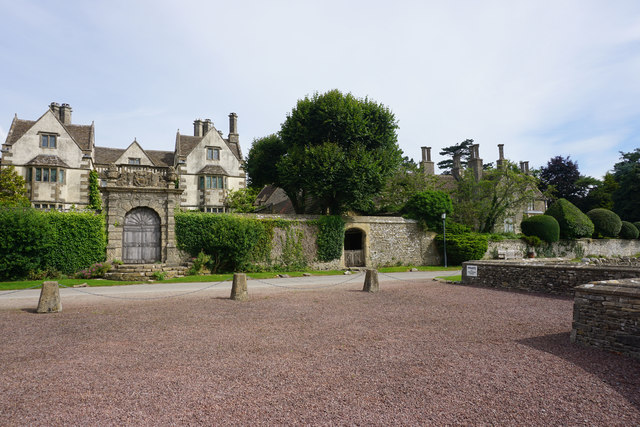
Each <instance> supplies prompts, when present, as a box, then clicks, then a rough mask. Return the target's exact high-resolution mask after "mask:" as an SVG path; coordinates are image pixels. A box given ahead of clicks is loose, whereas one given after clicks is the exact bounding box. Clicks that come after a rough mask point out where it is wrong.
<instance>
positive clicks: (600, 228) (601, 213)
mask: <svg viewBox="0 0 640 427" xmlns="http://www.w3.org/2000/svg"><path fill="white" fill-rule="evenodd" d="M587 215H588V216H589V219H591V221H592V222H593V226H594V227H595V229H594V231H593V237H595V238H601V237H618V233H620V229H621V228H622V221H621V220H620V217H619V216H618V215H617V214H616V213H615V212H613V211H610V210H609V209H604V208H596V209H591V210H590V211H589V212H587Z"/></svg>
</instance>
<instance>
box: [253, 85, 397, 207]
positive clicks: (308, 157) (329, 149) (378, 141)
mask: <svg viewBox="0 0 640 427" xmlns="http://www.w3.org/2000/svg"><path fill="white" fill-rule="evenodd" d="M397 128H398V125H397V123H396V120H395V117H394V115H393V113H392V112H391V111H390V110H389V109H388V108H387V107H385V106H383V105H382V104H378V103H376V102H373V101H371V100H369V99H367V98H365V99H358V98H355V97H354V96H353V95H351V94H346V95H345V94H342V93H341V92H340V91H338V90H332V91H329V92H327V93H324V94H322V95H320V94H318V93H316V94H314V95H313V96H312V97H305V98H304V99H301V100H299V101H298V103H297V105H296V107H295V108H294V109H293V110H292V111H291V113H290V114H288V115H287V118H286V120H285V122H284V123H283V124H282V127H281V129H280V133H279V138H280V140H281V142H282V146H281V148H283V151H282V154H281V155H280V156H279V159H278V160H277V162H275V164H276V169H277V173H276V174H275V178H276V179H275V180H274V183H275V184H276V185H278V186H279V187H281V188H282V189H283V190H284V191H285V192H286V193H287V196H289V198H290V199H291V202H292V203H293V206H294V208H295V210H296V212H298V213H303V212H305V202H306V200H307V198H308V197H310V198H312V199H313V200H314V201H315V202H316V203H317V204H319V206H320V208H321V209H322V211H323V212H324V213H326V212H328V213H330V214H340V213H342V212H344V211H345V210H350V209H351V210H357V211H369V210H371V209H372V207H373V198H374V196H375V195H376V194H378V193H379V192H380V190H382V188H383V186H384V184H385V182H386V180H387V178H388V177H389V176H391V175H392V174H393V173H394V172H395V171H396V169H397V168H398V166H399V165H400V163H401V161H402V154H401V150H400V148H399V147H398V143H397V134H396V129H397ZM273 145H274V146H277V144H276V143H275V142H274V143H273ZM276 151H277V150H276ZM265 157H266V156H265ZM264 163H265V160H264V159H263V160H259V159H258V160H256V162H255V163H254V164H253V165H252V166H251V169H250V170H249V174H250V176H251V174H252V172H251V170H253V168H254V166H255V168H257V169H259V168H261V167H263V166H264V167H266V166H267V165H265V164H264ZM269 163H270V164H273V163H274V162H273V159H270V161H269ZM254 173H255V172H254ZM252 184H253V178H252Z"/></svg>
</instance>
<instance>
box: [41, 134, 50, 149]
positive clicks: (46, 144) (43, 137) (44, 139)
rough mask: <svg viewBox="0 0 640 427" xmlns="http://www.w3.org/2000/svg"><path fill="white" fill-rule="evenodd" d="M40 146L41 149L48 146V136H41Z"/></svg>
mask: <svg viewBox="0 0 640 427" xmlns="http://www.w3.org/2000/svg"><path fill="white" fill-rule="evenodd" d="M42 146H43V147H48V146H49V136H48V135H42Z"/></svg>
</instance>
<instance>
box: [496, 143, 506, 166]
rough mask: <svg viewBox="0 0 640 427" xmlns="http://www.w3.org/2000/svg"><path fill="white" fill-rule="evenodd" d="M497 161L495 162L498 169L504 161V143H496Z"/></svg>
mask: <svg viewBox="0 0 640 427" xmlns="http://www.w3.org/2000/svg"><path fill="white" fill-rule="evenodd" d="M498 157H499V158H498V161H497V162H496V166H497V167H498V169H502V168H503V167H504V165H505V161H504V144H498Z"/></svg>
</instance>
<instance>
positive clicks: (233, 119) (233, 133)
mask: <svg viewBox="0 0 640 427" xmlns="http://www.w3.org/2000/svg"><path fill="white" fill-rule="evenodd" d="M239 141H240V137H239V136H238V115H237V114H236V113H231V114H229V142H239Z"/></svg>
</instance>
